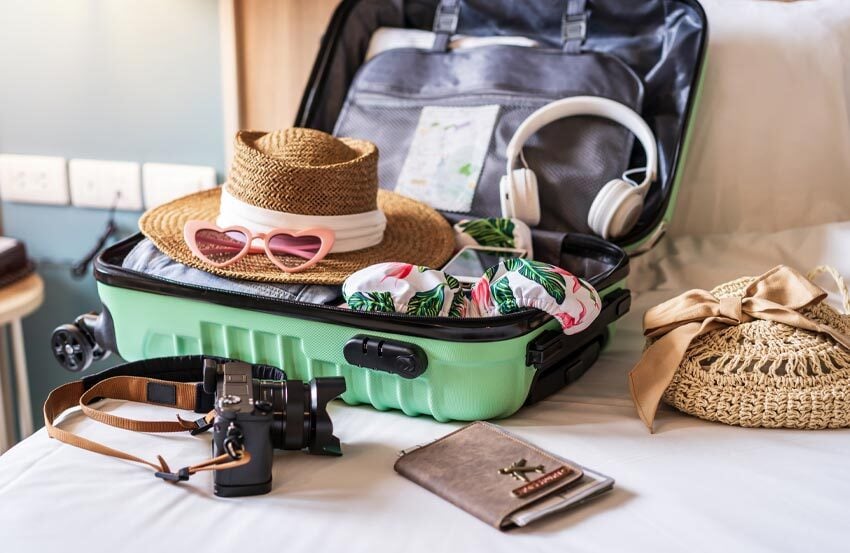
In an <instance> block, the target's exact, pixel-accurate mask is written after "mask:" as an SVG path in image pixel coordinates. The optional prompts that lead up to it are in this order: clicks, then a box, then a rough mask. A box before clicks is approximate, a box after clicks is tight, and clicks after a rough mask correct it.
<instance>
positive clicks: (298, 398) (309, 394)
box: [204, 358, 345, 497]
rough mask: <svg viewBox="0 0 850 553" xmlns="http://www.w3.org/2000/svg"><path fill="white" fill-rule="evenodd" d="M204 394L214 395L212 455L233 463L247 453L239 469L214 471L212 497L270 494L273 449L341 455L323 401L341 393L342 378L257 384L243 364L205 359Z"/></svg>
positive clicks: (248, 368)
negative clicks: (226, 456) (247, 459)
mask: <svg viewBox="0 0 850 553" xmlns="http://www.w3.org/2000/svg"><path fill="white" fill-rule="evenodd" d="M204 391H205V392H206V393H208V394H213V393H214V394H215V414H216V416H215V421H214V423H213V455H214V456H219V455H224V454H227V455H229V456H230V457H232V458H233V459H234V460H236V459H239V458H241V457H242V455H243V452H248V453H249V454H250V461H249V462H248V463H247V464H245V465H244V466H240V467H236V468H231V469H228V470H217V471H216V472H215V487H214V492H215V494H216V495H218V496H221V497H237V496H243V495H259V494H264V493H268V492H269V491H271V487H272V460H273V451H274V449H292V450H299V449H300V450H303V449H306V450H307V452H308V453H311V454H314V455H342V450H341V449H340V445H339V438H337V437H336V436H334V435H333V423H332V422H331V418H330V416H328V411H327V405H328V402H329V401H330V400H332V399H334V398H335V397H337V396H339V395H340V394H342V393H343V392H345V379H344V378H342V377H330V378H314V379H313V380H311V381H310V382H306V383H305V382H303V381H301V380H262V379H258V378H254V377H253V374H252V372H251V365H249V364H248V363H242V362H239V361H227V362H221V361H217V360H215V359H209V358H208V359H205V360H204Z"/></svg>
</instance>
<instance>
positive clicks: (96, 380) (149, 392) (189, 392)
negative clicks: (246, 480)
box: [44, 355, 285, 482]
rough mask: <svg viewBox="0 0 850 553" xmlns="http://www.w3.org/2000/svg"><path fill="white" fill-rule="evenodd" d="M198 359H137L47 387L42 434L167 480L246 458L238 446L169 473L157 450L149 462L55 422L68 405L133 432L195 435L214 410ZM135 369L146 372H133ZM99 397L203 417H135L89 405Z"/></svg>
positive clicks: (263, 372) (274, 373) (274, 372)
mask: <svg viewBox="0 0 850 553" xmlns="http://www.w3.org/2000/svg"><path fill="white" fill-rule="evenodd" d="M204 358H205V357H204V356H200V355H195V356H183V357H165V358H159V359H150V360H145V361H137V362H134V363H127V364H124V365H119V366H117V367H114V368H112V369H108V370H106V371H104V372H102V373H99V374H96V375H92V376H89V377H86V378H83V379H82V380H78V381H75V382H69V383H68V384H64V385H62V386H59V387H58V388H56V389H55V390H53V391H52V392H50V394H49V395H48V396H47V400H46V401H45V402H44V425H45V427H46V429H47V434H48V435H49V436H50V437H51V438H55V439H57V440H59V441H61V442H63V443H66V444H68V445H71V446H74V447H78V448H80V449H85V450H88V451H91V452H94V453H99V454H101V455H107V456H110V457H115V458H118V459H124V460H126V461H131V462H134V463H139V464H142V465H145V466H148V467H150V468H152V469H153V470H154V472H155V473H156V476H157V477H158V478H162V479H163V480H166V481H168V482H179V481H183V480H188V479H189V476H191V475H193V474H195V473H198V472H201V471H207V470H227V469H232V468H236V467H240V466H242V465H245V464H247V463H249V462H250V461H251V455H250V454H249V453H248V452H247V451H244V450H243V449H242V448H241V447H240V448H236V449H233V450H231V451H230V452H229V453H226V454H222V455H218V456H216V457H212V458H210V459H206V460H204V461H201V462H200V463H196V464H194V465H190V466H187V467H184V468H182V469H180V470H178V471H177V472H176V473H175V472H172V471H171V468H170V467H169V465H168V463H166V461H165V459H163V457H162V456H161V455H157V457H156V461H155V462H154V461H149V460H146V459H142V458H141V457H137V456H135V455H133V454H130V453H127V452H125V451H121V450H118V449H114V448H111V447H108V446H106V445H103V444H101V443H99V442H96V441H94V440H89V439H88V438H84V437H82V436H79V435H77V434H75V433H73V432H71V431H69V430H65V429H63V428H59V426H58V425H57V424H55V421H56V419H57V418H58V417H59V415H61V414H62V413H64V412H65V411H67V410H68V409H70V408H72V407H79V408H80V410H81V411H82V412H83V414H84V415H86V416H87V417H89V418H91V419H93V420H96V421H98V422H101V423H103V424H108V425H110V426H114V427H116V428H123V429H125V430H131V431H134V432H155V433H158V432H190V433H192V434H199V433H201V432H203V431H205V430H207V429H208V428H209V427H210V426H211V424H212V421H213V419H214V417H215V411H213V410H212V401H213V398H212V397H211V396H210V394H206V393H204V391H203V386H202V385H201V382H200V380H201V379H202V374H203V373H202V371H203V360H204ZM253 372H254V373H255V374H256V375H257V376H258V377H261V378H279V379H282V378H284V377H285V375H284V373H283V371H281V370H280V369H276V368H274V367H270V366H267V365H254V366H253ZM140 374H148V375H151V376H150V377H148V376H139V375H140ZM153 377H164V378H153ZM100 399H118V400H125V401H134V402H137V403H147V404H150V405H158V406H161V407H172V408H175V409H184V410H191V411H195V412H196V413H204V416H203V417H201V418H199V419H197V420H196V421H187V420H185V419H182V418H181V417H180V416H179V415H177V417H176V419H177V420H159V421H150V420H136V419H130V418H126V417H120V416H117V415H113V414H111V413H105V412H103V411H100V410H98V409H95V408H94V407H92V406H91V404H92V403H94V402H96V401H98V400H100Z"/></svg>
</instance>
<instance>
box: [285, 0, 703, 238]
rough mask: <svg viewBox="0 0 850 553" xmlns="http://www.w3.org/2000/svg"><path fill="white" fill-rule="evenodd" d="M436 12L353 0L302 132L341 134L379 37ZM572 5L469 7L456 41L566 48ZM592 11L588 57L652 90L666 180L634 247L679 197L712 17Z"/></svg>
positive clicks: (688, 9)
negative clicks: (677, 183)
mask: <svg viewBox="0 0 850 553" xmlns="http://www.w3.org/2000/svg"><path fill="white" fill-rule="evenodd" d="M437 4H438V0H407V1H404V0H390V1H387V0H344V1H343V2H342V3H341V5H340V6H339V8H338V9H337V11H336V13H335V14H334V17H333V19H332V21H331V23H330V25H329V27H328V32H327V33H326V35H325V37H324V39H323V41H322V47H321V48H320V53H319V56H318V57H317V60H316V64H315V66H314V68H313V72H312V74H311V77H310V79H309V80H308V84H307V89H306V91H305V94H304V96H303V99H302V104H301V107H300V110H299V113H298V116H297V120H296V124H298V125H301V126H307V127H312V128H317V129H320V130H324V131H326V132H333V130H334V129H335V127H336V126H337V121H338V119H339V118H340V113H341V111H342V109H343V105H344V103H345V100H346V96H347V94H348V91H349V88H350V87H351V86H352V83H353V81H354V78H355V76H356V74H357V72H358V70H359V69H360V68H361V65H362V64H363V59H364V57H365V53H366V49H367V48H368V45H369V39H370V37H371V35H372V33H373V32H374V31H375V30H377V29H378V28H380V27H403V28H414V29H425V30H430V29H431V26H432V23H433V20H434V12H435V9H436V6H437ZM565 5H566V2H565V0H550V1H548V2H515V1H513V0H463V1H462V2H461V13H460V18H459V24H458V30H457V32H458V33H459V34H464V35H469V36H496V35H504V36H512V35H513V36H515V35H520V36H526V37H529V38H532V39H535V40H537V41H538V42H540V43H542V44H543V45H544V46H546V47H548V48H560V45H561V19H562V15H563V11H564V7H565ZM588 9H589V19H588V27H587V39H586V41H585V43H584V49H585V50H586V51H588V52H593V53H596V54H606V55H610V56H614V57H616V58H617V59H619V60H621V61H622V62H623V63H624V64H626V65H627V66H628V67H629V68H630V69H631V71H632V72H633V73H634V74H635V75H636V76H637V77H638V79H639V80H640V81H641V82H642V83H643V86H644V100H643V102H642V106H640V107H641V114H642V115H643V117H644V118H645V119H646V120H647V122H648V123H649V125H650V127H651V128H652V129H653V130H654V132H655V134H656V138H657V141H658V146H659V179H658V181H657V182H656V183H655V184H654V185H653V186H652V188H651V189H650V191H649V194H648V195H647V198H646V202H645V206H646V207H645V209H644V212H643V215H642V216H641V219H640V221H639V222H638V224H637V226H636V227H635V229H634V230H633V231H632V232H630V233H629V234H628V235H627V236H624V237H622V238H621V239H619V240H617V243H618V244H631V243H634V242H637V241H638V240H640V239H641V238H643V237H645V236H647V235H648V234H650V233H651V232H652V231H653V230H654V229H655V228H656V227H657V226H658V224H659V223H660V222H661V219H662V217H663V216H664V212H665V211H666V209H667V205H668V202H669V201H670V198H671V196H672V186H673V176H674V175H675V174H676V171H677V165H678V161H679V156H680V153H681V148H682V144H683V142H684V138H685V132H686V129H687V127H688V123H689V115H690V113H691V111H692V110H691V109H690V108H691V106H692V104H693V102H695V98H694V94H692V92H693V91H694V90H695V88H696V86H697V83H698V81H699V77H700V70H701V66H702V59H703V56H704V49H705V43H706V37H707V26H706V18H705V14H704V12H703V10H702V8H701V6H700V5H699V3H698V2H696V1H694V0H642V1H639V2H638V1H635V0H589V2H588ZM494 21H498V22H499V23H498V25H495V24H494V23H493V22H494ZM452 54H457V52H453V53H452ZM595 58H596V59H599V60H602V59H605V56H595ZM376 59H377V58H376ZM373 61H374V60H373ZM585 84H586V83H585ZM615 99H616V98H615ZM340 130H343V129H340ZM639 150H640V148H636V149H635V152H636V154H635V155H636V157H635V159H632V160H631V163H629V164H628V165H629V166H630V167H640V166H641V162H642V159H641V153H639ZM616 166H617V164H615V168H616ZM553 230H558V231H568V230H576V229H566V228H553ZM579 230H580V229H579Z"/></svg>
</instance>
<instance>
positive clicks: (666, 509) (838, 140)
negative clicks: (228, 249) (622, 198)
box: [0, 0, 850, 553]
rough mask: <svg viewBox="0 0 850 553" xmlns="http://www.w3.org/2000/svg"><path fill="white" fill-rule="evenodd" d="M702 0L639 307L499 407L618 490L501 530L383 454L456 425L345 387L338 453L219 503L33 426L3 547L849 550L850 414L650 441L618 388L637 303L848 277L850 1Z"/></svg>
mask: <svg viewBox="0 0 850 553" xmlns="http://www.w3.org/2000/svg"><path fill="white" fill-rule="evenodd" d="M703 3H704V5H705V8H706V10H707V12H708V14H709V21H710V24H711V33H712V35H711V42H710V50H709V60H708V73H707V76H706V87H705V91H704V97H703V102H702V105H701V111H700V115H699V121H698V124H697V130H696V134H695V136H694V139H693V143H692V145H691V154H690V163H689V165H688V167H687V170H686V173H685V181H684V182H683V186H682V193H681V195H680V198H679V207H678V211H677V218H676V220H675V222H674V225H673V228H672V232H671V236H669V237H668V238H667V239H665V241H663V242H662V243H661V244H659V246H658V247H657V248H655V249H654V250H653V251H652V252H650V253H648V254H646V255H644V256H642V257H639V258H636V259H635V260H634V262H633V267H632V275H631V277H630V281H629V282H630V286H631V288H632V290H633V292H634V304H633V307H632V311H631V312H630V313H629V314H628V315H627V316H626V317H625V318H624V319H623V320H622V321H621V323H620V324H619V326H618V330H617V334H616V337H615V339H614V340H613V342H612V344H611V345H610V347H609V348H608V349H607V350H606V351H605V352H604V353H603V355H602V357H601V358H600V360H599V362H598V363H597V365H595V366H594V367H593V369H591V370H590V371H589V372H588V373H587V374H586V375H585V376H584V377H583V378H582V379H580V380H579V381H578V382H577V383H575V384H573V385H572V386H570V387H568V388H567V389H565V390H564V391H562V392H560V393H558V394H556V395H554V396H552V397H550V398H548V399H547V400H545V401H543V402H541V403H539V404H537V405H535V406H533V407H530V408H526V409H523V410H521V411H520V412H519V413H518V414H517V415H515V416H514V417H511V418H510V419H507V420H504V421H501V422H500V424H502V425H504V426H505V427H506V428H508V429H509V430H510V431H512V432H514V433H516V434H518V435H520V436H522V437H524V438H526V439H528V440H530V441H532V442H533V443H535V444H537V445H539V446H541V447H543V448H546V449H549V450H551V451H553V452H555V453H557V454H561V455H563V456H565V457H568V458H571V459H573V460H575V461H577V462H579V463H582V464H585V465H587V466H589V467H593V468H594V469H596V470H599V471H601V472H603V473H605V474H609V475H611V476H612V477H614V478H615V479H616V486H615V488H614V490H613V491H612V492H610V493H608V494H606V495H605V496H603V497H601V498H599V499H597V500H594V501H593V502H591V503H588V504H586V505H584V506H582V507H581V508H578V509H575V510H573V511H571V512H569V513H566V514H564V515H562V516H556V517H553V518H551V519H549V520H547V521H545V522H543V523H541V524H540V525H539V526H536V527H529V528H523V529H518V530H515V531H512V532H510V533H509V534H502V533H499V532H497V531H495V530H493V529H492V528H489V527H488V526H486V525H484V524H483V523H481V522H479V521H478V520H476V519H475V518H473V517H471V516H469V515H466V514H465V513H463V512H462V511H460V510H458V509H457V508H455V507H453V506H452V505H450V504H448V503H446V502H444V501H442V500H440V499H438V498H437V497H435V496H433V495H431V494H430V493H429V492H427V491H425V490H424V489H421V488H419V487H417V486H415V485H414V484H412V483H410V482H408V481H407V480H405V479H404V478H402V477H400V476H398V475H397V474H395V473H394V472H393V470H392V465H393V462H394V461H395V458H396V454H397V452H398V451H399V450H400V449H403V448H406V447H410V446H412V445H415V444H419V443H423V442H427V441H429V440H431V439H434V438H436V437H438V436H441V435H443V434H446V433H448V432H449V431H450V430H452V429H454V428H456V427H457V426H458V425H457V424H440V423H437V422H435V421H433V420H431V419H428V418H424V417H419V418H408V417H406V416H404V415H402V414H400V413H396V412H384V413H381V412H377V411H375V410H373V409H371V408H369V407H350V406H345V405H343V404H340V403H339V402H336V403H335V404H334V405H333V406H332V409H331V414H332V416H333V418H334V421H335V425H336V429H337V434H338V435H339V436H340V437H341V439H342V440H343V443H344V446H343V447H344V451H345V455H344V456H343V457H341V458H317V457H311V456H307V455H303V454H300V453H292V452H281V453H278V458H277V459H276V463H275V468H274V477H273V478H274V489H273V491H272V493H271V494H269V495H266V496H261V497H254V498H240V499H220V498H216V497H214V496H213V495H212V483H211V476H210V475H209V473H203V474H200V475H198V476H195V477H193V479H192V480H191V482H189V483H187V484H181V485H179V486H173V485H170V484H166V483H163V482H161V481H159V480H157V479H155V478H153V476H152V475H151V473H150V472H148V471H146V469H144V468H140V467H139V466H136V465H133V464H129V463H124V462H120V461H116V460H114V459H110V458H106V457H101V456H97V455H93V454H91V453H89V452H86V451H82V450H78V449H75V448H72V447H69V446H66V445H63V444H61V443H59V442H57V441H55V440H51V439H50V438H48V436H47V435H46V433H45V432H44V430H40V431H38V432H36V433H35V434H34V435H33V436H31V437H29V438H27V439H26V440H24V441H23V442H21V443H20V444H18V445H17V446H15V447H14V448H12V449H11V450H10V451H8V452H7V453H6V454H4V455H3V456H2V457H0V537H2V546H1V547H2V550H3V551H9V552H19V551H51V550H56V551H60V550H61V551H72V550H83V549H85V550H98V551H119V550H120V551H122V552H134V551H149V550H152V549H164V550H186V549H192V550H198V551H202V550H210V551H227V550H237V549H238V550H243V551H244V550H264V549H270V548H280V549H282V550H286V551H307V550H317V549H318V550H328V551H337V550H343V549H344V550H346V551H348V552H357V551H369V552H378V551H392V552H394V553H397V552H401V551H411V552H413V551H485V550H486V551H489V552H494V553H495V552H499V551H506V552H507V551H510V552H515V551H570V552H582V551H653V552H665V551H671V552H673V551H675V552H679V551H683V550H687V551H748V552H758V551H770V552H779V551H799V550H811V551H819V552H824V553H825V552H831V551H836V552H837V551H847V550H848V548H850V529H848V526H847V523H846V520H845V519H846V514H847V506H848V504H850V478H848V474H850V468H848V459H850V429H848V430H831V431H816V432H815V431H791V430H765V429H743V428H736V427H729V426H723V425H720V424H714V423H708V422H704V421H700V420H698V419H695V418H692V417H689V416H686V415H683V414H681V413H678V412H675V411H673V410H672V409H670V408H665V409H663V410H662V411H661V413H660V415H659V417H658V419H657V422H656V434H654V435H650V434H649V433H648V432H647V430H646V428H645V427H644V426H643V424H642V423H641V421H640V420H639V419H638V417H637V416H636V414H635V411H634V407H633V406H632V403H631V400H630V398H629V394H628V390H627V385H626V373H627V372H628V371H629V370H630V369H631V367H632V366H633V365H634V363H635V361H636V360H637V358H638V357H639V355H640V351H641V349H642V347H643V338H642V335H641V316H642V314H643V312H644V311H645V310H646V309H647V308H648V307H649V306H652V305H655V304H656V303H659V302H660V301H663V300H665V299H667V298H669V297H672V296H673V295H676V294H678V293H679V292H681V291H684V290H686V289H688V288H692V287H700V288H711V287H712V286H714V285H715V284H718V283H721V282H724V281H727V280H731V279H733V278H735V277H738V276H742V275H758V274H760V273H762V272H764V271H765V270H767V269H769V268H770V267H772V266H774V265H776V264H779V263H785V264H788V265H791V266H793V267H796V268H798V269H800V270H801V271H804V272H805V271H807V270H808V269H810V268H812V267H814V266H816V265H821V264H829V265H833V266H835V267H836V268H837V269H838V270H839V272H841V273H842V274H843V275H845V277H850V72H848V67H850V4H848V3H846V2H842V1H841V0H833V1H829V0H815V1H800V2H774V1H769V0H737V1H732V0H727V1H721V0H711V1H708V0H704V2H703ZM801 206H805V208H801ZM821 284H823V285H824V286H825V287H827V288H829V285H828V283H827V282H826V281H824V282H822V283H821ZM830 301H832V302H834V305H836V307H837V306H838V305H839V303H838V298H837V296H835V295H832V296H831V297H830ZM31 370H32V371H33V374H35V371H37V367H33V368H32V369H31ZM103 409H106V410H109V411H112V412H115V413H120V414H122V415H124V416H130V417H137V418H153V417H160V416H161V415H162V413H161V411H160V410H155V409H154V408H151V407H148V406H142V405H137V404H119V403H117V402H107V403H105V404H104V405H103ZM187 416H188V415H187ZM64 424H65V425H66V426H67V427H68V428H70V429H73V430H74V431H75V432H78V433H81V434H84V435H86V436H88V437H91V438H94V439H96V440H99V441H102V442H104V443H108V444H110V445H113V446H115V447H118V448H121V449H126V450H127V451H130V452H133V453H136V454H139V455H142V456H145V457H153V456H154V455H155V454H161V455H163V456H164V457H165V458H166V459H168V460H169V461H171V463H172V465H175V464H179V465H180V466H182V464H183V463H184V462H185V463H188V462H192V461H194V460H197V459H202V458H204V457H205V456H206V454H208V452H209V444H208V440H209V437H208V436H207V437H202V438H191V437H187V436H171V435H168V436H163V435H144V434H133V433H129V432H125V431H122V430H118V429H114V428H110V427H104V426H102V425H99V424H96V423H93V422H91V421H89V420H87V419H84V418H82V417H81V416H80V415H79V414H69V415H68V416H67V417H66V419H65V422H64Z"/></svg>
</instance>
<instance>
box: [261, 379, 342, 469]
mask: <svg viewBox="0 0 850 553" xmlns="http://www.w3.org/2000/svg"><path fill="white" fill-rule="evenodd" d="M343 392H345V379H343V378H341V377H332V378H319V379H313V380H311V381H310V382H306V383H305V382H302V381H301V380H254V397H255V398H256V399H255V404H256V403H257V402H264V403H268V404H270V405H271V409H272V413H273V419H272V424H271V441H272V446H273V447H275V448H277V449H295V450H298V449H304V448H308V449H309V451H310V453H314V454H320V455H341V454H342V452H341V450H340V446H339V439H338V438H336V437H335V436H334V435H333V423H332V422H331V419H330V416H329V415H328V411H327V404H328V402H329V401H331V400H332V399H334V398H335V397H337V396H339V395H340V394H342V393H343Z"/></svg>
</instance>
